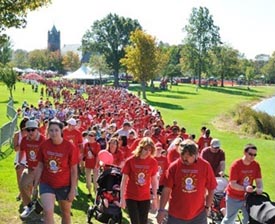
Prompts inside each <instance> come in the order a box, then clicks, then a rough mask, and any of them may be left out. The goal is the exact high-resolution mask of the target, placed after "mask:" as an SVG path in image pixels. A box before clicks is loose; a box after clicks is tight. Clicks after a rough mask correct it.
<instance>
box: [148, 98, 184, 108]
mask: <svg viewBox="0 0 275 224" xmlns="http://www.w3.org/2000/svg"><path fill="white" fill-rule="evenodd" d="M146 102H147V103H148V104H150V105H151V106H153V107H160V108H165V109H171V110H184V107H182V106H178V105H174V104H171V103H165V102H157V101H151V100H147V101H146Z"/></svg>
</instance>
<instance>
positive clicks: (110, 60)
mask: <svg viewBox="0 0 275 224" xmlns="http://www.w3.org/2000/svg"><path fill="white" fill-rule="evenodd" d="M136 29H141V26H140V24H139V23H138V21H137V20H132V19H130V18H124V17H120V16H118V15H116V14H109V15H107V17H105V18H103V19H102V20H97V21H95V22H94V23H93V25H92V27H91V29H90V30H88V31H87V32H86V33H85V34H84V36H83V38H82V51H83V52H82V53H83V55H84V54H86V53H89V52H90V53H91V52H92V53H93V54H94V53H99V54H101V55H104V56H105V58H106V62H107V64H108V66H109V67H110V68H111V69H112V71H113V74H114V85H115V86H118V74H119V71H120V69H121V64H120V59H121V58H123V57H124V55H125V51H124V48H125V47H126V46H127V45H128V44H129V40H130V34H131V32H132V31H134V30H136Z"/></svg>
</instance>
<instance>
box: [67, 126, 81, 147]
mask: <svg viewBox="0 0 275 224" xmlns="http://www.w3.org/2000/svg"><path fill="white" fill-rule="evenodd" d="M63 138H64V139H66V140H68V141H71V142H72V143H74V144H75V146H76V147H77V148H78V149H79V145H81V144H82V142H83V139H82V134H81V133H80V131H78V130H76V129H73V130H69V129H68V128H65V129H64V130H63Z"/></svg>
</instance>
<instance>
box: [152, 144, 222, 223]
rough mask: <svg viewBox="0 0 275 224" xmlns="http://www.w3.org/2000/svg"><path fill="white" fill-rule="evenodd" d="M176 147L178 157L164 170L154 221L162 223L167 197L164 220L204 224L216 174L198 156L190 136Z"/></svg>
mask: <svg viewBox="0 0 275 224" xmlns="http://www.w3.org/2000/svg"><path fill="white" fill-rule="evenodd" d="M179 148H180V158H178V159H177V160H176V161H175V162H174V163H172V164H171V165H170V166H169V168H168V170H167V172H166V176H165V180H164V189H163V191H162V194H161V199H160V207H159V210H158V215H157V221H158V223H159V224H160V223H162V221H163V219H164V217H165V209H164V208H165V205H166V203H167V202H168V200H169V209H168V215H169V216H168V223H187V222H188V223H199V224H207V214H208V213H209V212H210V206H211V204H212V202H213V196H214V190H215V188H216V186H217V182H216V178H215V176H214V173H213V170H212V168H211V166H210V164H209V163H208V162H206V161H205V160H203V159H202V158H200V157H199V154H198V148H197V145H196V144H195V143H194V142H193V141H192V140H190V139H187V140H185V141H183V142H181V144H180V146H179Z"/></svg>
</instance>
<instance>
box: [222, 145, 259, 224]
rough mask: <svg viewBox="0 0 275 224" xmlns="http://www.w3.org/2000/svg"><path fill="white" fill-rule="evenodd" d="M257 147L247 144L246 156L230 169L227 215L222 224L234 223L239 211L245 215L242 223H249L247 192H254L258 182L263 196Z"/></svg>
mask: <svg viewBox="0 0 275 224" xmlns="http://www.w3.org/2000/svg"><path fill="white" fill-rule="evenodd" d="M256 156H257V147H256V146H255V145H253V144H247V145H246V146H245V148H244V156H243V157H242V158H241V159H238V160H236V161H234V162H233V164H232V165H231V167H230V176H229V185H228V187H227V191H226V193H227V197H226V215H225V217H224V218H223V220H222V224H230V223H234V220H235V218H236V215H237V213H238V211H239V210H240V209H241V210H242V213H243V220H242V223H244V224H246V223H248V213H247V211H246V208H245V194H246V192H248V193H251V192H253V187H252V186H253V183H254V181H255V182H256V192H257V194H262V191H263V182H262V174H261V168H260V165H259V163H258V162H256V161H255V157H256Z"/></svg>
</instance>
